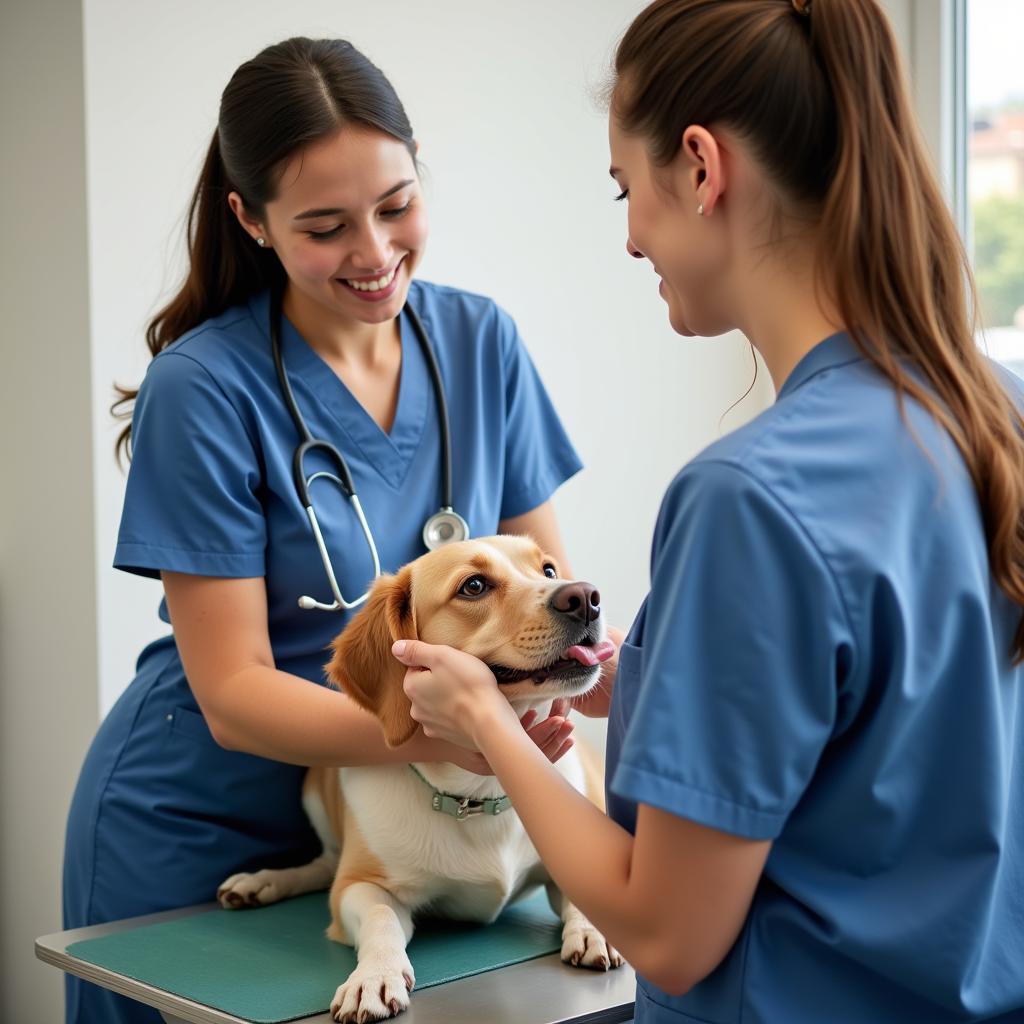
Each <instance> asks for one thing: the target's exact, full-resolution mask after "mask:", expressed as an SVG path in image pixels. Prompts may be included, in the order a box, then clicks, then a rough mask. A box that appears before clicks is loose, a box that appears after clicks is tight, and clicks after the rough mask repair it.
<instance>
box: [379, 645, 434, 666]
mask: <svg viewBox="0 0 1024 1024" xmlns="http://www.w3.org/2000/svg"><path fill="white" fill-rule="evenodd" d="M444 650H445V648H444V647H441V646H438V645H437V644H425V643H424V642H423V641H422V640H396V641H395V642H394V643H393V644H392V645H391V653H392V654H393V655H394V656H395V657H396V658H397V659H398V660H399V661H400V662H401V663H402V664H403V665H409V666H413V667H417V668H433V667H434V665H436V664H437V663H438V661H439V659H440V657H441V652H443V651H444Z"/></svg>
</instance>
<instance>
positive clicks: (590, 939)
mask: <svg viewBox="0 0 1024 1024" xmlns="http://www.w3.org/2000/svg"><path fill="white" fill-rule="evenodd" d="M562 960H563V961H564V962H565V963H567V964H572V966H573V967H589V968H590V969H591V970H595V971H607V970H609V969H611V968H614V967H621V966H622V956H621V955H620V954H619V951H618V950H617V949H616V948H615V947H614V946H612V945H611V944H610V943H609V942H608V941H607V940H606V939H605V937H604V936H603V935H602V934H601V933H600V932H599V931H598V930H597V929H596V928H595V927H594V926H593V925H592V924H591V923H590V922H589V921H585V922H581V923H580V924H572V925H566V927H565V929H564V930H563V931H562Z"/></svg>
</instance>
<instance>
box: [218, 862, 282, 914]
mask: <svg viewBox="0 0 1024 1024" xmlns="http://www.w3.org/2000/svg"><path fill="white" fill-rule="evenodd" d="M279 874H280V872H277V871H271V870H263V871H257V872H256V873H255V874H251V875H250V874H248V873H246V872H243V873H242V874H239V875H232V876H231V877H230V878H227V879H225V880H224V881H223V882H221V884H220V888H219V889H218V890H217V902H218V903H220V905H221V906H222V907H223V908H224V909H225V910H244V909H245V908H246V907H265V906H266V905H267V904H268V903H277V901H278V900H281V899H284V897H285V896H286V895H287V893H284V892H282V891H281V887H280V886H279V885H278V882H277V877H278V875H279Z"/></svg>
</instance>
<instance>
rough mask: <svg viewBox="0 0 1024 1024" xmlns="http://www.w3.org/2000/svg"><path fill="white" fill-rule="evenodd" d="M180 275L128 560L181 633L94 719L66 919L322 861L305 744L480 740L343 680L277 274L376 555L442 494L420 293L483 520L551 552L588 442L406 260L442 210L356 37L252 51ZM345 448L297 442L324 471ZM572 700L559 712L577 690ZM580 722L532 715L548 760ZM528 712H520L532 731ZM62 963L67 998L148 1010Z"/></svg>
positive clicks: (93, 1005)
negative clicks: (296, 466) (308, 811)
mask: <svg viewBox="0 0 1024 1024" xmlns="http://www.w3.org/2000/svg"><path fill="white" fill-rule="evenodd" d="M189 224H190V257H191V265H190V270H189V274H188V278H187V280H186V282H185V284H184V286H183V288H182V290H181V292H180V293H179V294H178V296H177V297H176V298H175V299H174V300H173V301H172V302H171V303H170V304H169V305H168V306H167V308H166V309H164V310H163V311H162V312H161V313H160V314H159V315H158V316H157V317H156V319H155V320H154V322H153V323H152V325H151V327H150V329H149V332H148V341H149V345H150V348H151V350H152V352H153V355H154V356H155V358H154V360H153V362H152V364H151V365H150V367H149V370H148V372H147V374H146V377H145V380H144V381H143V383H142V386H141V388H140V389H139V391H138V393H137V397H136V395H135V393H133V392H128V393H127V396H126V397H127V398H128V399H129V400H130V399H133V398H134V399H135V402H134V413H133V417H132V422H131V427H130V440H131V448H132V463H131V471H130V474H129V478H128V486H127V494H126V497H125V504H124V513H123V518H122V522H121V529H120V535H119V540H118V545H117V552H116V558H115V564H116V566H117V567H118V568H120V569H124V570H126V571H129V572H135V573H139V574H141V575H145V576H151V577H158V578H161V579H162V580H163V585H164V590H165V594H166V600H165V601H164V602H163V603H162V604H161V608H160V615H161V617H162V618H163V619H164V621H165V622H168V623H171V624H173V630H174V632H173V636H168V637H165V638H163V639H161V640H158V641H156V642H155V643H153V644H151V645H150V646H149V647H147V648H146V649H145V650H144V651H143V652H142V655H141V657H140V658H139V662H138V674H137V676H136V677H135V679H134V680H133V681H132V683H131V685H130V686H129V687H128V688H127V690H126V691H125V692H124V694H123V696H122V697H121V698H120V700H119V701H118V702H117V704H116V705H115V706H114V708H113V709H112V710H111V712H110V714H109V715H108V716H107V717H106V719H105V720H104V722H103V724H102V725H101V727H100V730H99V732H98V735H97V737H96V739H95V741H94V742H93V745H92V747H91V749H90V751H89V753H88V756H87V758H86V761H85V765H84V767H83V769H82V774H81V778H80V780H79V783H78V787H77V790H76V792H75V796H74V799H73V803H72V807H71V812H70V818H69V823H68V832H67V846H66V857H65V874H64V923H65V927H67V928H77V927H81V926H84V925H89V924H96V923H101V922H104V921H109V920H112V919H117V918H124V917H130V916H134V915H138V914H146V913H151V912H155V911H160V910H165V909H169V908H174V907H180V906H184V905H188V904H194V903H197V902H204V901H206V900H209V899H211V898H212V897H213V895H214V893H215V892H216V890H217V886H218V884H219V883H220V882H221V881H223V880H224V879H225V878H226V877H227V876H229V875H231V874H233V873H234V872H236V871H245V870H250V869H257V868H261V867H272V866H275V865H278V866H283V865H288V864H299V863H306V862H308V861H309V860H310V859H311V856H315V855H316V853H317V852H318V842H317V840H316V837H315V835H314V834H313V832H312V831H311V829H310V827H309V825H308V824H307V822H306V820H305V816H304V814H303V811H302V808H301V806H300V786H301V782H302V776H303V772H304V768H303V767H301V766H306V765H314V764H330V765H346V764H368V763H375V762H384V761H398V760H401V761H411V760H416V761H439V760H454V761H456V762H458V763H460V764H462V765H463V766H465V767H469V768H471V769H475V770H478V771H486V770H487V766H486V764H485V762H484V761H483V759H482V758H481V757H480V756H479V754H472V753H467V752H466V751H465V750H464V749H462V748H461V747H458V746H454V745H451V744H447V743H444V742H443V741H438V740H431V739H427V738H425V737H423V736H422V735H418V736H417V737H415V738H414V739H412V740H411V741H410V742H409V743H408V744H405V745H404V746H403V747H401V748H400V749H398V750H389V749H387V747H386V746H385V744H384V741H383V738H382V736H381V733H380V729H379V726H378V724H377V722H376V720H375V719H374V718H372V717H371V716H369V715H367V714H366V713H365V712H363V711H361V710H360V709H358V708H357V707H355V706H354V705H352V704H351V703H350V701H349V700H348V699H347V698H345V697H344V696H342V695H341V694H339V693H337V692H335V691H333V690H330V689H328V688H326V687H325V686H324V685H323V683H324V676H323V665H324V663H325V661H326V654H325V650H326V648H327V646H328V644H329V643H330V641H331V640H332V639H333V638H334V637H335V636H336V635H337V634H338V632H340V630H341V629H342V627H343V626H344V624H345V621H346V614H347V613H346V614H332V613H330V612H324V611H318V610H312V611H308V610H303V609H300V607H299V606H298V598H299V596H300V595H306V594H309V595H312V596H314V597H316V598H318V599H320V600H326V601H330V600H331V598H330V592H329V589H328V582H327V578H326V576H325V573H324V569H323V566H322V563H321V559H320V555H319V552H318V549H317V547H316V544H315V542H314V539H313V535H312V532H311V530H310V524H309V521H308V519H307V517H306V514H305V511H304V510H303V508H302V506H301V504H300V501H299V498H298V496H297V493H296V489H295V485H294V483H293V479H292V455H293V452H294V450H295V448H296V446H297V445H298V443H299V437H298V434H297V431H296V426H295V424H294V423H293V421H292V419H291V417H290V416H289V412H288V410H287V407H286V405H285V402H284V400H283V398H282V394H281V390H280V388H279V386H278V381H277V378H276V375H275V369H274V364H273V360H272V354H271V345H270V324H269V310H268V305H269V292H270V290H271V289H272V288H281V289H282V290H283V312H284V318H283V323H282V325H281V348H282V353H283V360H284V364H285V368H286V370H287V374H288V377H289V379H290V382H291V386H292V389H293V391H294V393H295V398H296V401H297V403H298V405H299V407H300V410H301V412H302V415H303V417H304V418H305V420H306V422H307V424H308V426H309V429H310V431H311V432H312V434H313V435H314V436H315V437H318V438H324V439H327V440H329V441H331V442H332V443H334V444H335V445H336V446H337V447H338V448H339V449H341V451H342V452H343V453H344V455H345V457H346V459H347V461H348V465H349V468H350V470H351V472H352V475H353V478H354V481H355V485H356V489H357V491H358V493H359V496H360V499H361V503H362V507H363V510H364V512H365V515H366V519H367V521H368V523H369V526H370V529H371V530H372V531H373V535H374V537H375V540H376V544H377V548H378V551H379V554H380V562H381V565H382V568H383V569H384V570H385V571H393V570H395V569H396V568H398V567H399V566H401V565H403V564H404V563H406V562H408V561H409V560H410V559H412V558H415V557H417V556H418V555H420V554H422V553H423V551H424V547H423V541H422V538H421V531H422V528H423V525H424V522H425V521H426V519H427V518H428V516H430V515H431V514H432V513H434V512H436V511H437V510H438V507H439V505H440V502H441V468H440V467H441V449H442V443H441V438H440V436H439V434H440V431H439V427H438V410H437V401H436V397H435V392H434V389H433V387H432V385H431V377H430V374H429V370H428V366H427V363H426V360H425V357H424V353H423V351H422V350H421V348H420V346H419V344H418V343H417V339H416V334H415V333H414V331H413V329H412V327H411V325H410V322H409V317H408V313H407V311H404V307H405V306H406V303H407V302H408V304H409V305H410V306H411V307H412V308H414V309H415V311H416V312H417V313H418V314H419V317H420V318H421V320H422V322H423V325H424V327H425V328H426V333H427V335H428V336H429V338H430V341H431V343H432V347H433V351H434V353H435V355H436V359H437V362H438V364H439V368H440V374H441V378H442V380H443V385H444V391H445V395H446V398H447V405H448V410H449V415H450V422H451V437H452V447H453V465H452V475H453V489H454V493H453V499H454V500H453V505H454V508H455V509H456V510H457V511H458V512H460V513H461V515H462V516H463V517H464V518H465V519H466V520H467V521H468V524H469V528H470V531H471V534H472V535H476V536H480V535H488V534H493V533H495V532H498V531H506V532H530V533H533V534H534V535H535V536H536V537H537V539H538V540H539V541H540V542H541V543H542V544H544V546H545V547H546V548H547V549H548V550H550V551H552V552H553V553H555V554H560V553H561V552H560V549H561V541H560V539H559V535H558V530H557V526H556V523H555V519H554V516H553V513H552V511H551V506H550V503H549V499H550V497H551V495H552V493H553V492H554V491H555V489H556V488H557V487H558V486H559V484H561V483H562V482H563V481H564V480H565V479H567V478H568V477H570V476H571V475H572V474H574V473H575V472H576V471H577V470H578V469H579V468H580V463H579V460H578V458H577V456H576V453H575V452H574V450H573V447H572V445H571V444H570V442H569V440H568V438H567V436H566V434H565V431H564V430H563V429H562V426H561V424H560V423H559V421H558V418H557V416H556V414H555V412H554V410H553V408H552V406H551V403H550V401H549V400H548V397H547V395H546V393H545V391H544V388H543V385H542V384H541V382H540V379H539V378H538V376H537V373H536V371H535V370H534V367H533V365H532V363H531V362H530V359H529V356H528V355H527V353H526V350H525V349H524V347H523V344H522V342H521V340H520V338H519V335H518V333H517V331H516V327H515V324H514V323H513V322H512V320H511V319H510V318H509V316H508V315H507V314H506V313H504V312H503V311H502V310H501V309H499V308H498V307H497V306H496V305H495V304H494V303H493V302H491V301H490V300H488V299H485V298H482V297H480V296H477V295H471V294H468V293H466V292H462V291H459V290H457V289H454V288H447V287H439V286H436V285H431V284H427V283H425V282H421V281H416V280H414V274H415V271H416V267H417V265H418V263H419V261H420V257H421V255H422V251H423V246H424V243H425V241H426V235H427V221H426V212H425V209H424V202H423V195H422V192H421V189H420V183H419V179H418V176H417V166H416V143H415V141H414V139H413V135H412V130H411V128H410V125H409V122H408V120H407V118H406V115H405V112H404V110H403V108H402V105H401V103H400V102H399V100H398V97H397V96H396V95H395V93H394V91H393V89H392V88H391V86H390V84H389V83H388V82H387V80H386V79H385V78H384V76H383V75H382V74H381V72H380V71H379V70H378V69H377V68H376V67H375V66H374V65H373V64H371V63H370V62H369V61H368V60H367V59H366V58H365V57H364V56H363V55H362V54H360V53H359V52H358V51H356V50H355V49H353V48H352V47H351V45H350V44H348V43H345V42H341V41H337V40H326V41H315V42H314V41H310V40H307V39H292V40H288V41H286V42H284V43H281V44H279V45H277V46H272V47H269V48H268V49H267V50H265V51H263V52H262V53H260V54H259V55H258V56H257V57H256V58H254V59H253V60H251V61H249V62H248V63H246V64H244V65H243V66H242V67H240V68H239V69H238V70H237V72H236V73H235V75H234V76H233V77H232V79H231V81H230V83H229V84H228V86H227V88H226V90H225V92H224V94H223V97H222V101H221V109H220V117H219V121H218V127H217V132H216V134H215V136H214V139H213V142H212V144H211V146H210V149H209V152H208V155H207V157H206V162H205V165H204V167H203V170H202V175H201V178H200V180H199V183H198V185H197V187H196V190H195V195H194V198H193V201H192V207H191V211H190V222H189ZM318 468H330V467H324V466H321V465H318V464H317V463H316V462H315V460H311V461H310V462H309V464H308V471H309V472H312V471H313V470H315V469H318ZM312 495H313V500H314V503H315V505H316V511H317V515H318V519H319V524H320V528H321V530H322V533H323V535H324V537H325V540H326V544H327V547H328V549H329V551H330V555H331V558H332V561H333V565H334V570H335V573H336V575H337V577H338V581H339V584H340V587H341V591H342V593H343V594H344V595H345V596H346V597H347V598H348V599H349V600H352V599H353V598H354V597H356V596H357V595H359V594H362V593H363V592H364V591H365V590H366V588H367V587H368V585H369V584H370V582H371V581H372V578H373V566H372V561H371V557H370V553H369V549H368V547H367V544H366V541H365V539H364V536H363V533H362V530H361V527H360V525H359V522H358V520H357V518H356V516H355V515H354V513H353V510H352V508H351V507H350V505H349V504H348V502H347V501H346V500H345V498H344V496H343V495H342V493H341V492H340V490H338V489H337V488H335V487H334V486H333V485H331V484H329V483H326V482H324V481H323V480H321V481H318V482H315V483H314V484H313V485H312ZM563 714H564V711H563ZM569 731H571V725H569V724H568V723H566V722H565V720H564V718H563V717H561V716H560V715H558V714H555V715H553V716H552V717H551V718H549V719H548V720H547V721H546V722H544V723H540V724H538V725H536V726H534V727H533V728H532V729H531V731H530V733H529V735H530V736H531V741H532V742H536V743H537V745H538V749H543V750H544V751H545V753H546V755H547V756H550V757H552V758H553V759H557V758H558V756H560V753H561V752H562V751H563V750H564V749H566V745H567V743H568V742H569V741H568V734H569ZM524 734H525V733H524ZM159 1019H160V1018H159V1015H158V1014H157V1013H156V1012H155V1011H153V1010H151V1009H149V1008H147V1007H144V1006H141V1005H140V1004H136V1003H134V1002H131V1001H129V1000H126V999H123V998H121V997H119V996H115V995H113V994H112V993H110V992H108V991H106V990H104V989H99V988H96V987H94V986H91V985H87V984H85V983H83V982H81V981H79V980H78V979H76V978H70V977H69V979H68V989H67V1020H68V1021H69V1022H74V1024H87V1022H88V1024H117V1022H125V1024H126V1022H133V1024H141V1022H156V1021H158V1020H159Z"/></svg>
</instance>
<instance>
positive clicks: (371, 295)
mask: <svg viewBox="0 0 1024 1024" xmlns="http://www.w3.org/2000/svg"><path fill="white" fill-rule="evenodd" d="M404 262H405V257H404V256H403V257H402V258H401V259H400V260H399V261H398V263H396V264H395V267H394V269H393V270H392V271H391V272H390V273H389V274H382V275H381V276H380V277H368V278H349V279H345V278H343V277H338V278H335V280H336V281H337V282H338V283H339V284H341V285H342V286H343V287H344V288H345V290H346V291H348V292H349V293H350V294H351V295H354V296H355V297H356V298H357V299H362V301H363V302H384V301H386V300H387V299H390V298H391V296H392V295H394V294H395V291H396V290H397V289H398V277H399V271H400V270H401V268H402V264H403V263H404ZM352 281H355V282H356V283H355V284H352V283H351V282H352ZM381 281H387V284H385V285H384V286H383V287H382V286H381V284H380V282H381ZM374 286H376V287H374Z"/></svg>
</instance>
